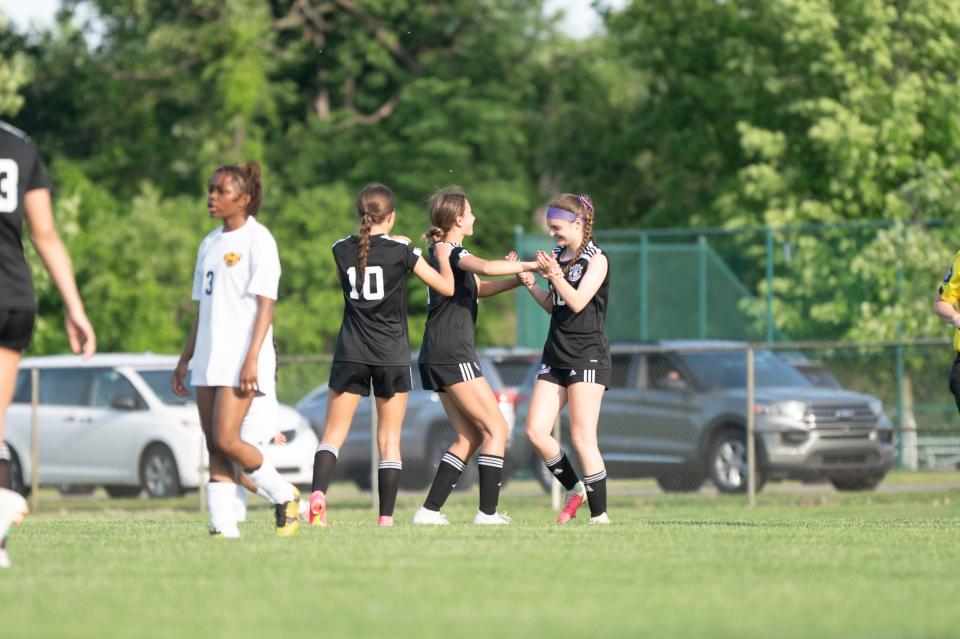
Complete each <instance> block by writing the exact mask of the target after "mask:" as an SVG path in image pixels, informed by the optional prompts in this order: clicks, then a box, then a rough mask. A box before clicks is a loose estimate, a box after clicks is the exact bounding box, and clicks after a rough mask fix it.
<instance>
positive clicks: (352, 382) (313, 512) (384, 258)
mask: <svg viewBox="0 0 960 639" xmlns="http://www.w3.org/2000/svg"><path fill="white" fill-rule="evenodd" d="M357 215H358V216H359V217H360V229H359V231H358V232H357V234H356V235H351V236H350V237H347V238H344V239H342V240H340V241H338V242H337V243H335V244H334V245H333V257H334V260H335V261H336V264H337V276H338V277H339V278H340V287H341V289H342V290H343V302H344V304H343V323H342V324H341V326H340V335H339V337H338V338H337V348H336V351H335V353H334V356H333V366H332V368H331V370H330V384H329V386H330V393H329V395H328V396H327V416H326V423H325V425H324V431H323V437H321V439H320V445H319V446H318V447H317V453H316V455H315V456H314V462H313V492H312V493H311V495H310V514H309V519H310V523H311V524H313V525H315V526H326V525H327V514H326V510H327V505H326V493H327V489H328V488H329V486H330V479H331V476H332V475H333V469H334V467H335V466H336V463H337V455H338V454H339V451H340V447H341V446H343V442H344V441H345V440H346V438H347V434H348V433H349V432H350V422H351V420H352V419H353V414H354V412H355V411H356V409H357V405H358V404H359V403H360V398H361V396H367V395H369V394H370V385H371V382H372V383H373V395H374V397H375V399H376V405H377V417H378V421H377V446H378V447H379V449H380V460H381V461H380V466H379V471H378V473H377V489H378V492H379V495H380V516H379V518H378V519H377V524H378V525H380V526H392V525H393V509H394V506H395V505H396V500H397V489H398V488H399V485H400V471H401V469H402V464H401V461H400V427H401V426H402V425H403V415H404V413H405V412H406V409H407V395H408V393H409V392H410V388H411V379H410V342H409V339H408V337H407V285H406V276H407V273H408V272H409V271H410V270H412V271H413V274H414V275H416V276H417V277H418V278H420V279H421V280H422V281H423V282H424V283H426V284H427V285H428V286H430V287H431V288H433V289H434V290H436V291H437V292H439V293H442V294H443V295H452V294H453V290H454V288H453V272H452V271H451V269H450V262H449V260H448V259H447V258H448V257H449V255H450V248H449V247H446V249H445V250H444V249H441V250H439V251H438V258H439V260H440V272H439V273H438V272H437V271H435V270H434V269H433V268H432V267H431V266H430V265H429V264H427V261H426V260H424V259H423V258H422V257H421V256H420V249H418V248H414V247H413V246H412V245H411V244H410V241H409V240H408V239H406V238H392V237H390V236H389V235H388V233H389V232H390V230H391V229H392V228H393V225H394V222H395V221H396V218H397V214H396V200H395V198H394V196H393V193H392V192H391V191H390V189H388V188H387V187H386V186H384V185H382V184H368V185H367V186H365V187H364V188H363V190H362V191H360V195H359V196H358V197H357Z"/></svg>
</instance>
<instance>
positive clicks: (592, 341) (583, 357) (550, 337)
mask: <svg viewBox="0 0 960 639" xmlns="http://www.w3.org/2000/svg"><path fill="white" fill-rule="evenodd" d="M562 252H563V248H562V247H559V246H558V247H556V248H554V249H553V255H554V257H556V258H557V260H558V261H559V259H560V253H562ZM597 255H600V247H598V246H597V245H596V244H594V242H593V240H590V242H589V243H588V244H587V248H585V249H584V251H583V254H582V255H581V256H580V259H579V260H577V261H576V263H575V264H574V265H573V266H571V267H570V270H569V271H567V275H566V280H567V282H568V283H569V284H570V286H572V287H573V288H580V282H582V281H583V276H584V275H585V274H586V272H587V269H588V268H589V267H590V260H591V259H593V258H594V257H595V256H597ZM568 263H569V260H566V261H563V262H560V266H561V267H565V266H566V265H567V264H568ZM609 287H610V270H609V268H608V269H607V275H606V277H604V278H603V283H602V284H601V285H600V288H599V289H597V292H596V294H595V295H594V296H593V299H591V300H590V301H589V302H588V303H587V305H586V306H585V307H583V309H582V310H581V311H580V312H579V313H574V312H573V311H572V310H570V308H569V307H568V306H567V305H566V303H565V302H564V301H563V298H562V297H560V295H559V294H558V293H557V292H556V291H555V290H552V287H551V291H552V293H553V315H552V316H551V317H550V332H549V333H548V334H547V342H546V344H544V346H543V363H544V364H547V365H548V366H551V367H552V368H577V369H581V368H582V369H600V368H610V346H609V344H607V334H606V332H605V331H604V326H603V324H604V317H605V315H606V311H607V291H608V289H609Z"/></svg>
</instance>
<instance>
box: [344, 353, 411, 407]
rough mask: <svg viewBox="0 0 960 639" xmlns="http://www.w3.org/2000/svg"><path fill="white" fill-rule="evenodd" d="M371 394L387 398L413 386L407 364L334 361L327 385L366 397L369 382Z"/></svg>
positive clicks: (368, 392) (368, 393)
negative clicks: (383, 364) (380, 364)
mask: <svg viewBox="0 0 960 639" xmlns="http://www.w3.org/2000/svg"><path fill="white" fill-rule="evenodd" d="M371 383H372V384H373V394H374V395H375V396H377V397H383V398H384V399H389V398H391V397H393V396H394V395H396V394H397V393H409V392H410V389H411V388H413V379H412V378H411V373H410V367H409V366H376V365H374V366H371V365H368V364H360V363H358V362H334V363H333V367H332V368H331V369H330V383H329V384H328V386H329V387H330V388H331V389H332V390H335V391H337V392H338V393H356V394H357V395H363V396H364V397H367V396H369V395H370V384H371Z"/></svg>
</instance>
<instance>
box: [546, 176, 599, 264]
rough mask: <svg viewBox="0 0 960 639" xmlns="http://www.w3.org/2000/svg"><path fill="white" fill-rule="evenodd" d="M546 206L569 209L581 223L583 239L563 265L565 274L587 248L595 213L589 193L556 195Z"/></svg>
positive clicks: (590, 238) (591, 234) (591, 237)
mask: <svg viewBox="0 0 960 639" xmlns="http://www.w3.org/2000/svg"><path fill="white" fill-rule="evenodd" d="M547 206H550V207H554V208H558V209H563V210H565V211H570V212H571V213H573V214H574V215H576V216H577V217H579V218H580V222H581V223H582V224H583V239H582V241H581V242H580V249H579V250H578V251H577V254H576V255H575V256H574V258H573V259H572V260H571V261H570V262H569V263H567V265H566V266H564V267H563V274H564V276H566V274H567V272H568V271H569V270H570V268H571V267H572V266H573V265H574V264H576V263H577V260H579V259H580V257H581V256H582V255H583V252H584V251H585V250H586V249H587V245H588V244H589V243H590V240H592V239H593V219H594V217H595V215H596V213H595V211H594V210H593V202H592V201H591V200H590V196H589V195H574V194H573V193H564V194H563V195H558V196H557V197H555V198H553V199H552V200H550V202H549V204H547Z"/></svg>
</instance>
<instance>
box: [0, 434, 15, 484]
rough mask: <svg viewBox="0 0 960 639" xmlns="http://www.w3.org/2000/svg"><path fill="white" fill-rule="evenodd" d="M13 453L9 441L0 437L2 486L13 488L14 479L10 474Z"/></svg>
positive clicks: (0, 476)
mask: <svg viewBox="0 0 960 639" xmlns="http://www.w3.org/2000/svg"><path fill="white" fill-rule="evenodd" d="M12 459H13V455H12V454H11V452H10V447H9V446H7V442H5V441H3V440H2V439H0V488H7V489H10V488H13V479H12V476H11V474H10V463H11V461H12Z"/></svg>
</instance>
